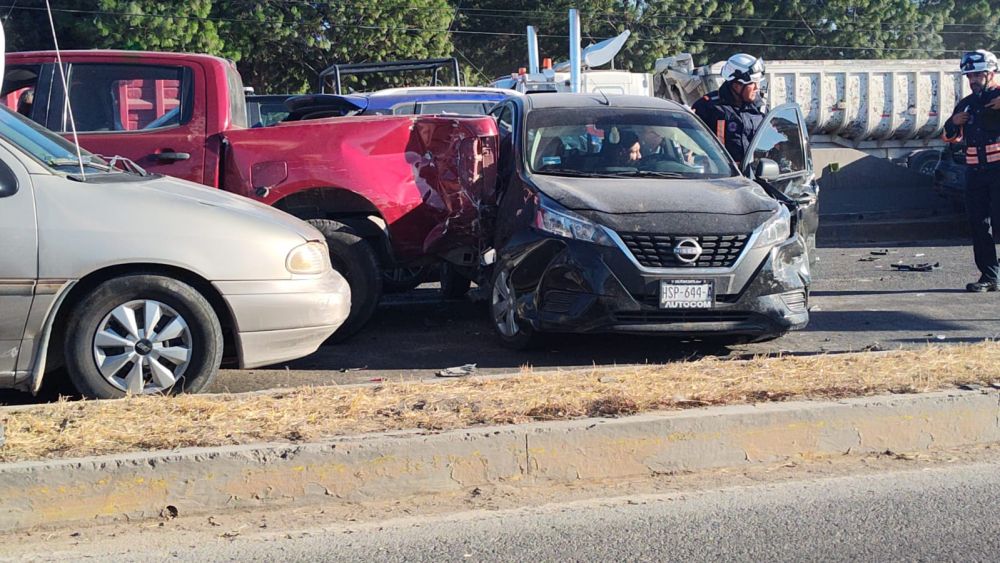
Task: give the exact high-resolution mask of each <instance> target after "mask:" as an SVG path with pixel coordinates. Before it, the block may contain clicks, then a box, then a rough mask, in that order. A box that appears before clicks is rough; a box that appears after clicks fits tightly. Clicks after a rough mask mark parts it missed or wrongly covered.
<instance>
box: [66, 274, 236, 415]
mask: <svg viewBox="0 0 1000 563" xmlns="http://www.w3.org/2000/svg"><path fill="white" fill-rule="evenodd" d="M132 302H157V304H159V305H165V306H166V307H169V308H170V309H173V312H175V313H176V314H177V316H179V317H180V318H181V320H182V321H183V322H184V323H185V324H186V326H187V328H188V333H187V334H188V336H189V337H190V338H189V342H185V343H184V346H185V347H187V349H188V350H189V354H190V355H189V359H188V360H187V363H186V367H183V368H182V369H181V368H180V367H179V366H174V367H177V368H178V369H181V371H178V372H177V373H178V377H176V383H174V384H173V385H172V386H171V387H169V388H167V389H164V390H157V391H149V390H144V391H143V392H146V393H149V392H163V393H170V394H176V393H182V392H183V393H197V392H199V391H201V390H203V389H204V388H205V387H206V386H207V385H208V384H209V383H211V382H212V380H213V379H214V378H215V375H216V374H217V373H218V371H219V365H220V364H221V363H222V352H223V344H222V327H221V326H220V324H219V319H218V317H217V316H216V314H215V311H214V310H213V309H212V306H211V305H210V304H209V302H208V301H207V300H206V299H205V297H204V296H202V295H201V294H200V293H199V292H198V291H197V290H196V289H194V288H193V287H191V286H190V285H188V284H186V283H184V282H181V281H178V280H176V279H173V278H168V277H165V276H159V275H150V274H137V275H129V276H122V277H119V278H114V279H111V280H108V281H106V282H104V283H102V284H100V285H99V286H97V287H96V288H95V289H94V290H93V291H91V292H90V294H89V295H87V297H85V298H84V299H83V300H82V301H80V302H79V303H78V304H76V306H74V307H73V309H72V311H70V314H69V317H68V320H67V324H66V340H65V343H64V353H65V358H66V371H67V375H68V376H69V379H70V381H71V382H72V383H73V386H74V387H76V389H77V390H78V391H79V392H80V394H82V395H83V396H85V397H88V398H92V399H114V398H120V397H124V396H125V395H126V394H127V393H126V392H125V391H124V390H123V389H120V388H118V387H116V386H115V385H114V384H112V382H111V381H110V380H109V379H106V378H105V377H104V376H103V375H102V374H101V371H100V369H99V367H98V356H97V355H96V352H95V338H96V336H97V331H98V329H99V328H104V323H105V322H106V319H107V318H108V317H109V315H110V314H111V312H112V311H114V310H116V309H118V308H120V307H122V306H124V305H126V304H128V303H132ZM164 311H166V310H164ZM172 318H174V317H171V316H169V315H166V316H163V317H161V323H162V324H160V323H157V324H156V326H154V327H153V328H156V327H157V326H158V327H160V331H161V332H162V331H163V330H164V325H166V324H169V323H167V321H168V320H170V319H172ZM136 320H137V321H138V320H139V319H138V318H136ZM142 322H143V324H145V320H143V321H142ZM149 330H150V329H148V328H146V327H145V326H143V331H144V332H149ZM138 349H139V346H138V345H136V346H135V348H134V350H138ZM102 350H105V352H106V353H107V349H102ZM122 351H123V353H128V352H131V351H130V350H127V349H125V348H122ZM160 361H161V362H162V361H164V360H162V359H161V360H160ZM128 365H134V363H132V364H126V368H127V366H128ZM160 365H161V366H162V365H163V364H160ZM168 365H169V364H168ZM139 369H144V368H142V367H141V366H140V368H139ZM149 369H150V368H149V367H148V366H147V368H145V370H147V373H149V371H148V370H149ZM147 377H148V382H147V385H148V386H150V387H152V386H153V385H154V381H153V379H152V378H151V377H150V376H147Z"/></svg>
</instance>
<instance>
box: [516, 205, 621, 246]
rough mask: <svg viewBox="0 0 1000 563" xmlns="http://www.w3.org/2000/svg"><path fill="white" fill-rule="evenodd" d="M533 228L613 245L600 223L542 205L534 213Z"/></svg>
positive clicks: (560, 235) (561, 235)
mask: <svg viewBox="0 0 1000 563" xmlns="http://www.w3.org/2000/svg"><path fill="white" fill-rule="evenodd" d="M535 228H536V229H538V230H540V231H544V232H546V233H550V234H553V235H556V236H559V237H563V238H571V239H576V240H582V241H586V242H592V243H594V244H602V245H604V246H614V244H615V243H614V242H613V241H612V240H611V237H609V236H608V234H607V233H606V232H605V231H604V228H603V227H601V226H600V225H597V224H595V223H592V222H590V221H588V220H586V219H584V218H583V217H580V216H579V215H576V214H575V213H572V212H570V211H562V210H561V211H556V210H555V209H551V208H549V207H545V206H544V205H539V206H538V211H537V212H536V213H535Z"/></svg>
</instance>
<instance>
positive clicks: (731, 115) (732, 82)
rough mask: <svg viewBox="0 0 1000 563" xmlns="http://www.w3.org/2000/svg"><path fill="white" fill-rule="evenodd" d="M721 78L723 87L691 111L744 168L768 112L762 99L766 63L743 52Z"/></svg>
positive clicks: (725, 66) (728, 66) (730, 58)
mask: <svg viewBox="0 0 1000 563" xmlns="http://www.w3.org/2000/svg"><path fill="white" fill-rule="evenodd" d="M722 79H723V81H724V82H723V84H722V86H721V87H720V88H719V89H718V90H717V91H715V92H712V93H710V94H708V95H707V96H705V97H703V98H701V99H700V100H698V101H697V102H695V103H694V106H692V109H693V110H694V112H695V114H697V115H698V117H700V118H701V120H702V121H704V122H705V125H708V128H709V129H711V130H712V132H713V133H715V135H716V136H717V137H718V138H719V140H720V141H722V144H723V145H725V147H726V150H727V151H729V154H730V155H732V157H733V160H735V161H736V163H737V164H740V165H742V163H743V157H744V156H745V155H746V151H747V149H748V148H749V147H750V141H752V140H753V136H754V134H756V133H757V130H758V129H760V126H761V124H762V123H763V122H764V114H765V113H766V112H765V111H764V110H765V108H764V103H763V101H762V100H761V99H760V83H761V80H763V79H764V61H763V60H761V59H759V58H757V57H754V56H752V55H747V54H744V53H740V54H738V55H733V56H732V57H729V60H727V61H726V64H725V65H724V66H723V67H722Z"/></svg>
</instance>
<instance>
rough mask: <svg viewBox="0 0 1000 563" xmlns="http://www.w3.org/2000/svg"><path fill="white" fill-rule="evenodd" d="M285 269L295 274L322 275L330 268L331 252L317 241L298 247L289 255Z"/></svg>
mask: <svg viewBox="0 0 1000 563" xmlns="http://www.w3.org/2000/svg"><path fill="white" fill-rule="evenodd" d="M285 268H287V269H288V271H289V272H291V273H293V274H300V275H315V274H322V273H323V272H325V271H326V270H327V269H329V268H330V251H329V250H327V247H326V245H325V244H323V243H322V242H317V241H312V242H307V243H305V244H302V245H299V246H296V247H295V248H293V249H292V251H291V252H289V253H288V258H287V259H286V260H285Z"/></svg>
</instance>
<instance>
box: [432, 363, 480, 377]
mask: <svg viewBox="0 0 1000 563" xmlns="http://www.w3.org/2000/svg"><path fill="white" fill-rule="evenodd" d="M477 369H479V368H477V367H476V364H465V365H463V366H456V367H451V368H447V369H443V370H441V371H439V372H437V373H436V374H435V375H437V376H438V377H464V376H466V375H471V374H473V373H475V372H476V370H477Z"/></svg>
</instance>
